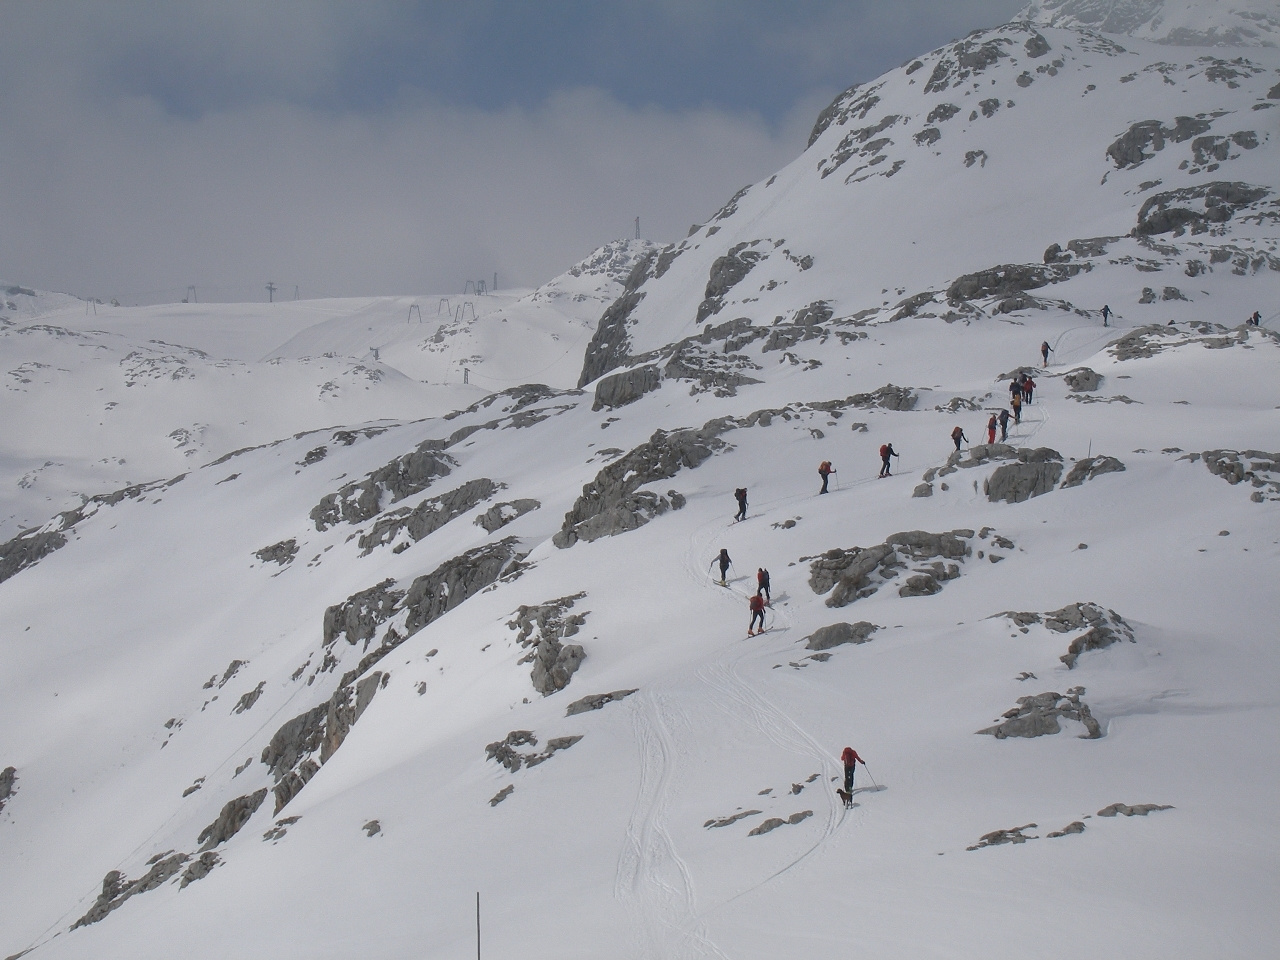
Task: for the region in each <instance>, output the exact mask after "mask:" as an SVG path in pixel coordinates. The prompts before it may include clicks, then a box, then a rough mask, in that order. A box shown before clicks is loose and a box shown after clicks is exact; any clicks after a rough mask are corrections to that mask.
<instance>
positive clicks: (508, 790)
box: [489, 783, 516, 807]
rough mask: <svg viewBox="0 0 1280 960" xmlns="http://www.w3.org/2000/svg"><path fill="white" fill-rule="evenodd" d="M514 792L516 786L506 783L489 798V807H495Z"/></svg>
mask: <svg viewBox="0 0 1280 960" xmlns="http://www.w3.org/2000/svg"><path fill="white" fill-rule="evenodd" d="M515 790H516V785H515V784H514V783H508V784H507V785H506V786H505V787H503V788H502V789H501V790H499V791H498V792H497V793H495V794H494V795H493V796H492V797H490V798H489V806H491V807H496V806H497V805H498V804H500V803H501V802H502V801H503V800H505V799H507V797H509V796H511V794H513V793H515Z"/></svg>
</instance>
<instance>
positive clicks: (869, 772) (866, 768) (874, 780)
mask: <svg viewBox="0 0 1280 960" xmlns="http://www.w3.org/2000/svg"><path fill="white" fill-rule="evenodd" d="M862 769H863V770H866V771H867V776H868V777H871V768H870V767H868V766H867V765H866V763H863V764H862ZM871 785H872V786H873V787H875V788H876V789H877V790H879V789H880V784H878V783H876V778H875V777H871Z"/></svg>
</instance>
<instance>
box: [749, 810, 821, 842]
mask: <svg viewBox="0 0 1280 960" xmlns="http://www.w3.org/2000/svg"><path fill="white" fill-rule="evenodd" d="M812 816H813V811H812V810H801V811H800V812H799V813H793V814H792V815H791V816H789V817H787V819H785V820H783V819H781V818H779V817H770V818H769V819H768V820H765V821H764V822H763V823H761V824H760V825H759V826H758V827H754V828H752V829H751V830H749V831H748V832H747V836H749V837H758V836H760V835H761V834H765V833H769V832H770V831H773V830H777V829H778V827H785V826H787V824H797V823H800V822H801V821H802V820H807V819H809V818H810V817H812Z"/></svg>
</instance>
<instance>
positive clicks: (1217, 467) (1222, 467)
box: [1178, 450, 1280, 503]
mask: <svg viewBox="0 0 1280 960" xmlns="http://www.w3.org/2000/svg"><path fill="white" fill-rule="evenodd" d="M1178 459H1179V460H1187V461H1190V462H1191V463H1195V462H1196V461H1197V460H1199V461H1201V462H1202V463H1204V465H1205V466H1206V467H1207V468H1208V469H1209V472H1210V473H1212V474H1213V475H1214V476H1215V477H1221V478H1222V479H1223V480H1225V481H1227V483H1229V484H1231V485H1233V486H1234V485H1236V484H1240V483H1244V482H1245V481H1246V480H1247V481H1249V484H1250V486H1252V487H1253V488H1254V490H1253V493H1252V494H1251V495H1250V498H1249V499H1251V500H1253V501H1254V502H1255V503H1262V502H1263V501H1264V500H1280V453H1267V452H1266V451H1265V450H1206V451H1204V452H1203V453H1189V454H1187V455H1186V456H1183V457H1179V458H1178Z"/></svg>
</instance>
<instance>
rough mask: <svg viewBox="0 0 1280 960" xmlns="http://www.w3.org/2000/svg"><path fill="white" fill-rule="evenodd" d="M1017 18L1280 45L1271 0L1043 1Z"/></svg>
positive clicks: (1193, 41)
mask: <svg viewBox="0 0 1280 960" xmlns="http://www.w3.org/2000/svg"><path fill="white" fill-rule="evenodd" d="M1015 19H1016V20H1029V21H1031V22H1032V23H1035V24H1039V25H1040V26H1045V27H1064V28H1067V29H1080V30H1094V31H1097V32H1099V33H1118V34H1126V35H1128V36H1131V37H1134V38H1136V39H1139V40H1150V41H1152V42H1154V43H1167V44H1171V45H1174V46H1188V47H1190V46H1201V47H1274V46H1277V45H1280V10H1278V9H1277V6H1276V4H1275V3H1274V2H1273V0H1043V2H1041V3H1030V4H1028V5H1027V6H1026V7H1025V8H1024V9H1023V11H1022V12H1021V13H1020V14H1019V15H1018V16H1017V17H1016V18H1015Z"/></svg>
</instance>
